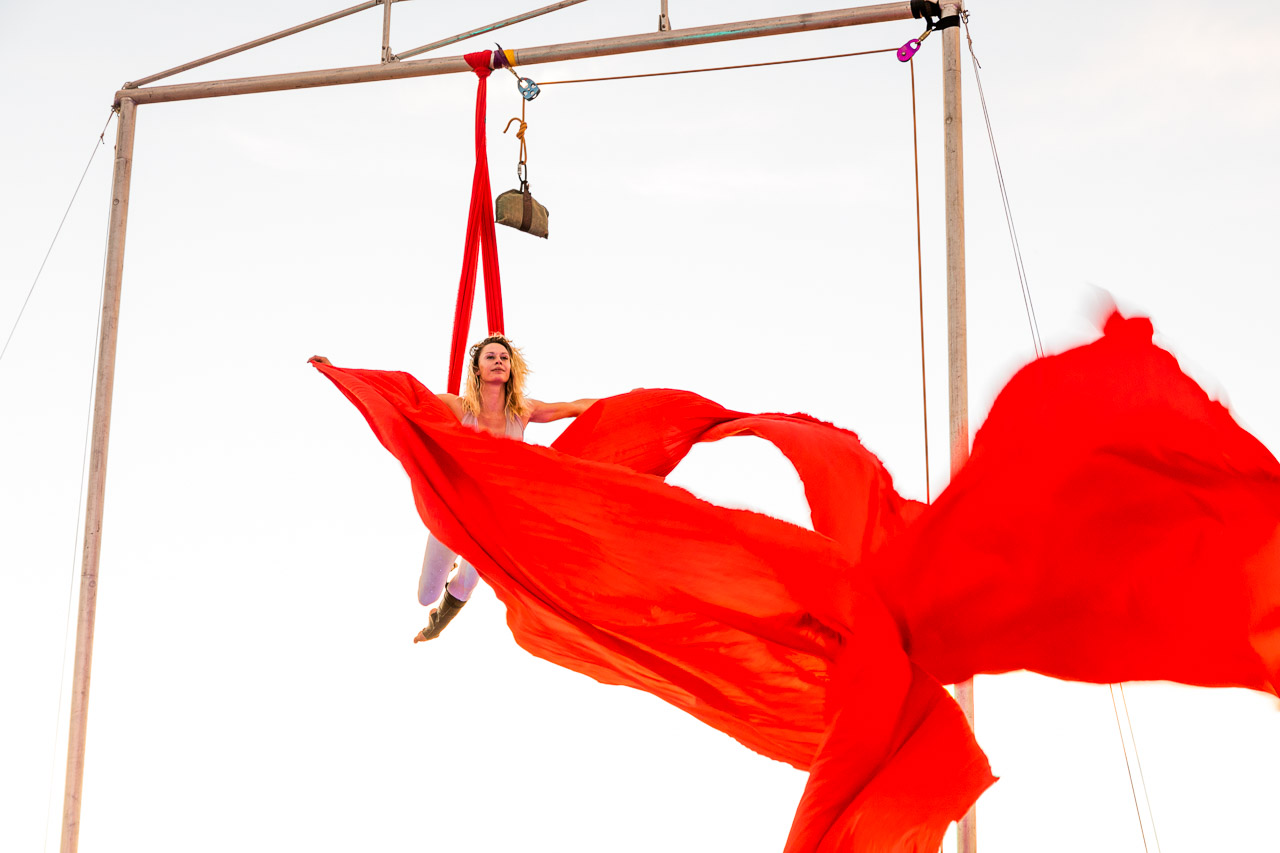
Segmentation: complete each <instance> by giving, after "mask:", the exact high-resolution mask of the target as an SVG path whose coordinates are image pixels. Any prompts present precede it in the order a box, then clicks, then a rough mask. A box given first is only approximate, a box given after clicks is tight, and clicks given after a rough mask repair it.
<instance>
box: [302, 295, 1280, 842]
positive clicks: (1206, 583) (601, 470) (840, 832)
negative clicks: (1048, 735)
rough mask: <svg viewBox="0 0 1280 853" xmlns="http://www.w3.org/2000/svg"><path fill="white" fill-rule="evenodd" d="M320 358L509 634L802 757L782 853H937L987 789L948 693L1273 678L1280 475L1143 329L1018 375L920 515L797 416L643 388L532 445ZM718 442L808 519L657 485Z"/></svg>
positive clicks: (1279, 683)
mask: <svg viewBox="0 0 1280 853" xmlns="http://www.w3.org/2000/svg"><path fill="white" fill-rule="evenodd" d="M316 367H317V369H319V370H320V371H321V372H322V373H324V374H325V376H326V377H328V378H329V379H330V380H331V381H333V382H334V384H335V385H336V386H337V387H338V388H339V390H341V391H342V393H343V394H344V395H346V396H347V398H348V399H349V400H350V401H351V402H352V403H353V404H355V405H356V407H357V408H358V409H359V410H360V411H361V413H362V414H363V415H364V417H365V418H366V420H367V421H368V423H369V425H370V426H371V427H372V429H373V430H374V433H375V435H377V437H378V439H379V440H380V441H381V442H382V444H383V445H384V446H385V447H386V448H387V449H388V450H389V451H391V452H392V453H393V454H394V455H395V456H396V458H397V459H398V460H399V462H400V463H401V464H402V465H403V467H404V469H405V471H406V473H407V474H408V476H409V482H410V485H411V486H412V491H413V495H414V500H415V503H416V505H417V508H418V510H419V514H420V515H421V516H422V518H423V520H424V521H425V522H426V524H427V526H428V528H429V529H430V530H431V531H432V532H433V534H438V535H439V536H440V537H442V538H443V539H444V541H446V542H448V543H450V545H451V546H456V547H457V549H458V550H459V552H460V553H461V554H462V555H463V556H464V557H465V558H466V559H467V561H468V562H470V563H471V564H472V565H473V566H474V567H475V569H476V571H477V572H478V574H479V575H480V576H481V577H483V578H484V579H485V580H486V581H487V582H488V583H489V584H490V585H491V586H492V587H493V589H494V591H495V593H496V594H497V596H498V597H499V599H500V600H502V601H503V603H504V604H505V605H506V607H507V623H508V625H509V627H510V628H511V631H512V634H513V636H514V637H515V639H516V641H517V642H518V643H519V644H520V645H521V646H522V647H524V648H525V649H526V650H528V651H530V652H531V653H533V654H535V655H537V656H539V657H542V658H544V659H547V660H550V661H552V662H554V663H557V664H560V665H562V666H565V667H568V668H570V669H573V670H575V671H577V672H580V673H583V674H585V675H588V676H590V677H592V678H594V679H596V680H597V681H600V682H603V683H606V684H624V685H628V686H631V687H635V688H638V689H641V690H645V691H646V692H649V693H652V694H654V695H656V696H658V697H659V698H662V699H663V700H665V701H667V702H669V703H670V704H673V705H675V706H676V707H679V708H681V709H682V710H685V711H686V712H688V713H689V714H691V715H693V716H694V717H696V718H697V719H699V720H701V721H703V722H705V723H707V724H708V725H710V726H713V727H715V728H716V729H718V730H720V731H722V732H724V733H726V734H728V735H730V736H731V737H733V738H735V739H736V740H738V741H739V742H741V743H742V744H744V745H745V746H747V747H748V748H750V749H752V750H754V751H756V752H759V753H761V754H762V755H765V756H768V757H770V758H774V759H776V760H780V761H785V762H787V763H789V764H791V765H793V766H795V767H797V768H799V769H802V770H806V771H808V772H809V774H810V775H809V781H808V784H807V785H806V788H805V792H804V794H803V796H802V798H801V802H800V804H799V806H798V808H797V811H796V817H795V821H794V823H793V825H792V829H791V833H790V836H789V838H788V839H787V841H786V846H785V851H786V853H826V852H827V851H852V853H871V851H876V853H884V851H891V853H916V852H917V851H918V852H919V853H924V851H928V853H933V851H935V850H937V848H938V845H939V844H940V843H941V839H942V836H943V834H944V833H945V830H946V828H947V826H948V824H949V823H950V822H952V821H955V820H958V819H959V818H960V817H961V816H963V814H964V813H965V812H966V811H967V810H968V809H969V807H970V806H971V805H972V804H973V803H974V802H975V801H976V800H977V798H978V796H979V795H980V794H981V793H982V792H983V791H984V790H985V789H986V788H987V787H988V786H990V785H991V784H992V783H993V782H994V781H995V777H994V776H993V775H992V773H991V768H990V766H989V764H988V762H987V760H986V757H985V755H984V754H983V753H982V750H981V748H980V747H979V746H978V744H977V742H976V740H975V738H974V734H973V732H972V730H971V729H970V728H969V726H968V724H967V722H966V720H965V718H964V715H963V713H962V712H961V711H960V709H959V706H957V705H956V704H955V702H954V701H953V700H952V699H951V697H950V696H949V695H948V694H947V692H946V690H945V689H944V688H943V687H942V685H943V684H947V683H953V682H957V681H961V680H964V679H966V678H969V677H972V676H973V675H975V674H978V673H987V674H994V673H1000V672H1008V671H1013V670H1019V669H1026V670H1030V671H1033V672H1039V673H1043V674H1046V675H1050V676H1053V677H1057V678H1064V679H1070V680H1078V681H1086V682H1094V683H1107V682H1117V681H1128V680H1169V681H1176V682H1180V683H1184V684H1193V685H1201V686H1210V687H1223V686H1234V687H1245V688H1250V689H1253V690H1258V691H1262V692H1265V693H1268V694H1271V695H1276V693H1277V687H1280V463H1277V461H1276V459H1275V457H1274V456H1273V455H1272V454H1271V453H1270V452H1269V451H1268V450H1267V448H1266V447H1265V446H1263V445H1262V444H1261V443H1260V442H1259V441H1258V440H1257V439H1256V438H1254V437H1253V436H1252V435H1250V434H1249V433H1248V432H1246V431H1245V430H1244V429H1243V428H1241V427H1240V426H1239V424H1237V423H1236V422H1235V420H1234V419H1233V418H1232V417H1231V415H1230V413H1229V412H1228V411H1227V409H1226V408H1225V407H1224V406H1222V405H1221V404H1219V403H1217V402H1215V401H1213V400H1211V399H1210V398H1209V397H1208V395H1207V394H1206V393H1205V392H1204V391H1203V390H1202V389H1201V388H1200V387H1199V386H1198V385H1196V383H1195V382H1194V381H1193V380H1192V379H1190V378H1189V377H1187V376H1186V375H1185V374H1184V373H1183V372H1182V371H1181V369H1180V368H1179V366H1178V364H1177V361H1176V360H1175V359H1174V357H1173V356H1172V355H1170V354H1169V353H1168V352H1166V351H1164V350H1163V349H1160V348H1159V347H1157V346H1155V345H1154V344H1153V342H1152V326H1151V323H1150V322H1149V321H1148V320H1145V319H1143V318H1124V317H1121V316H1120V315H1119V314H1113V315H1112V317H1111V318H1110V319H1109V320H1108V321H1107V322H1106V327H1105V329H1104V332H1103V335H1102V336H1101V338H1100V339H1098V340H1097V341H1094V342H1093V343H1090V344H1087V345H1085V346H1080V347H1077V348H1075V349H1072V350H1068V351H1066V352H1063V353H1061V354H1058V355H1053V356H1049V357H1046V358H1041V359H1038V360H1036V361H1035V362H1033V363H1031V364H1030V365H1028V366H1027V367H1025V368H1023V369H1022V370H1021V371H1019V373H1018V374H1016V375H1015V376H1014V377H1013V378H1012V379H1011V380H1010V382H1009V383H1008V385H1007V386H1006V387H1005V389H1004V390H1003V391H1002V392H1001V394H1000V395H999V396H998V397H997V399H996V401H995V403H994V404H993V406H992V409H991V412H990V414H989V415H988V418H987V420H986V422H985V423H984V425H983V427H982V428H981V429H980V430H979V431H978V433H977V435H976V436H975V440H974V444H973V451H972V454H971V456H970V459H969V461H968V463H967V464H966V465H965V467H964V468H963V469H961V470H960V471H959V472H957V474H956V475H955V477H954V478H953V479H952V482H951V484H950V485H949V486H948V488H947V489H946V490H945V491H944V492H943V493H942V494H941V495H940V496H939V497H938V499H937V500H936V501H935V502H934V503H933V504H931V505H929V506H924V505H922V504H919V503H917V502H915V501H911V500H907V499H906V498H903V497H902V496H900V495H899V494H898V493H897V492H896V490H894V488H893V483H892V478H891V477H890V476H889V473H888V472H887V471H886V470H885V468H884V466H883V465H882V464H881V463H880V461H879V460H878V459H876V458H875V456H874V455H873V454H871V453H870V452H869V451H867V450H866V448H865V447H863V446H862V445H861V442H859V441H858V439H857V436H856V435H854V434H853V433H851V432H848V431H846V430H842V429H839V428H837V427H834V426H832V425H830V424H826V423H822V422H820V421H817V420H815V419H813V418H811V417H808V416H806V415H786V414H761V415H753V414H749V413H743V412H734V411H730V410H727V409H724V408H723V407H721V406H718V405H717V404H715V403H713V402H711V401H710V400H706V399H704V398H702V397H699V396H697V395H695V394H690V393H688V392H683V391H672V390H653V389H650V390H639V391H633V392H630V393H628V394H623V395H619V396H616V397H611V398H607V399H603V400H600V401H598V402H596V403H595V404H594V405H592V406H590V407H589V408H587V409H586V411H580V416H579V417H578V418H577V420H576V421H575V423H573V424H572V425H571V426H570V427H569V428H568V429H567V430H565V432H564V434H563V435H561V436H560V438H559V439H557V440H556V442H555V443H554V444H553V445H552V447H550V448H546V447H537V446H531V445H525V444H523V443H519V442H514V441H495V440H494V439H493V438H492V437H491V436H487V435H482V434H477V432H475V431H474V430H473V429H471V428H468V427H464V426H462V425H461V424H460V423H459V418H458V417H456V416H455V415H454V413H453V411H452V410H451V409H450V408H449V406H448V404H447V403H446V401H445V400H444V399H441V398H440V397H438V396H437V395H435V394H432V393H431V392H429V391H428V390H427V389H426V388H424V387H423V386H422V385H421V384H420V383H418V382H417V381H416V380H414V379H413V377H411V376H409V375H408V374H404V373H392V372H385V371H374V370H357V369H347V368H338V367H335V366H333V365H329V364H325V363H317V364H316ZM490 411H493V410H490ZM491 423H492V424H493V426H494V427H495V428H497V429H501V428H502V426H503V423H504V422H503V421H501V420H498V419H494V420H493V421H492V422H491ZM735 435H755V436H758V437H761V438H764V439H766V440H768V441H770V442H772V443H773V444H774V445H775V446H777V447H778V449H779V450H780V451H781V452H782V453H783V454H784V455H785V456H786V457H787V458H788V459H789V460H790V461H791V462H792V463H793V465H794V466H795V468H796V471H797V474H798V475H799V477H800V479H801V481H802V483H803V484H804V488H805V495H806V497H807V499H808V502H809V506H810V510H811V515H812V521H813V529H812V530H809V529H806V528H802V527H798V526H796V525H792V524H788V523H786V522H782V521H779V520H777V519H774V518H770V517H768V516H764V515H761V514H758V513H754V512H750V511H747V510H735V509H727V508H724V507H719V506H716V505H714V504H711V503H708V502H706V501H702V500H700V499H698V498H696V497H694V496H693V495H691V494H689V493H688V492H686V491H684V490H683V489H679V488H675V487H673V486H669V485H667V484H666V483H665V482H664V480H663V477H665V476H666V475H667V474H668V473H670V471H671V470H673V469H674V467H675V466H676V464H677V463H678V462H679V461H680V459H682V458H683V457H684V456H685V455H686V454H687V453H688V452H689V450H690V449H691V447H692V446H693V445H694V444H695V443H697V442H702V441H717V440H721V439H725V438H729V437H731V436H735ZM498 507H500V508H501V509H502V512H501V513H497V512H494V509H495V508H498Z"/></svg>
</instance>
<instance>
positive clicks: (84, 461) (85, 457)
mask: <svg viewBox="0 0 1280 853" xmlns="http://www.w3.org/2000/svg"><path fill="white" fill-rule="evenodd" d="M103 132H104V133H105V132H106V131H105V130H104V131H103ZM110 245H111V237H110V235H107V237H106V239H104V241H103V245H102V274H101V275H100V277H99V279H98V281H99V287H98V323H97V326H95V327H94V344H93V362H92V363H93V366H94V369H93V370H91V371H89V402H88V405H87V406H86V407H85V409H86V411H85V420H84V447H83V449H82V450H81V451H80V489H79V492H78V495H79V498H78V500H77V503H76V529H75V535H73V536H72V537H71V582H70V583H69V584H67V615H66V618H65V619H64V620H63V623H62V665H61V666H60V667H59V668H58V676H59V677H58V710H57V713H56V714H55V715H54V720H53V750H52V752H53V756H54V759H55V760H56V759H57V756H58V734H59V730H60V729H61V727H62V726H61V722H62V700H63V698H65V696H66V688H67V678H66V672H67V647H68V646H69V645H70V644H69V643H68V642H67V635H68V634H70V633H71V609H72V608H71V604H72V602H74V601H75V594H76V551H77V546H78V543H79V541H80V525H81V520H82V518H83V513H84V504H85V489H84V480H85V473H86V471H88V468H89V438H90V435H91V433H92V427H93V391H94V386H95V385H96V384H97V382H96V380H97V364H98V348H99V347H100V346H101V344H102V303H103V301H104V300H105V299H106V295H107V252H108V250H109V248H110ZM56 780H57V774H56V773H55V772H53V771H52V770H51V771H50V775H49V798H48V803H47V805H46V806H45V813H44V844H42V845H41V846H40V849H41V850H48V849H49V821H50V819H51V818H52V817H53V792H54V784H55V782H56Z"/></svg>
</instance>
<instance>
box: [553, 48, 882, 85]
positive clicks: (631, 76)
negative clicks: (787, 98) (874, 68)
mask: <svg viewBox="0 0 1280 853" xmlns="http://www.w3.org/2000/svg"><path fill="white" fill-rule="evenodd" d="M897 51H898V49H897V48H896V47H886V48H881V49H880V50H860V51H857V52H856V53H833V54H831V55H830V56H806V57H803V58H801V59H778V60H774V61H773V62H748V63H747V64H745V65H717V66H715V67H714V68H686V69H684V70H683V71H652V72H650V73H648V74H619V75H616V76H613V77H583V78H580V79H577V80H548V81H547V82H545V83H539V84H538V85H539V86H559V85H561V84H564V83H600V82H603V81H605V80H635V79H637V78H640V77H670V76H671V75H673V74H700V73H702V72H703V71H735V70H737V69H739V68H762V67H764V66H766V65H790V64H792V63H794V62H819V61H821V60H824V59H845V58H847V57H850V56H870V55H871V54H874V53H897Z"/></svg>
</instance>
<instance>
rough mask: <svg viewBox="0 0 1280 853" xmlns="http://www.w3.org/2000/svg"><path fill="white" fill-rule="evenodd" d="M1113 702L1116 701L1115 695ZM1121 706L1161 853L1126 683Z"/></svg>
mask: <svg viewBox="0 0 1280 853" xmlns="http://www.w3.org/2000/svg"><path fill="white" fill-rule="evenodd" d="M1111 698H1112V701H1113V702H1114V701H1115V696H1114V695H1113V696H1112V697H1111ZM1120 704H1121V705H1123V706H1124V721H1125V723H1127V724H1128V726H1129V740H1131V741H1133V760H1134V763H1135V764H1137V765H1138V781H1139V782H1141V783H1142V797H1143V799H1145V800H1146V801H1147V815H1148V816H1149V817H1150V818H1151V835H1152V837H1153V838H1154V839H1155V842H1156V853H1160V833H1159V832H1158V831H1157V830H1156V813H1155V811H1154V810H1153V809H1152V808H1151V790H1150V789H1149V788H1148V787H1147V776H1146V774H1145V773H1143V772H1142V757H1141V756H1140V755H1139V754H1138V735H1137V733H1136V732H1134V730H1133V720H1132V719H1130V718H1129V700H1128V699H1126V698H1125V695H1124V682H1121V683H1120Z"/></svg>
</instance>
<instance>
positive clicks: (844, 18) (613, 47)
mask: <svg viewBox="0 0 1280 853" xmlns="http://www.w3.org/2000/svg"><path fill="white" fill-rule="evenodd" d="M910 19H911V3H910V2H909V0H907V2H900V3H884V4H881V5H878V6H861V7H857V8H853V9H835V10H832V11H829V12H810V13H807V14H803V15H788V16H785V17H780V18H762V19H758V20H754V21H740V22H738V23H734V24H719V25H717V26H710V27H692V28H689V29H683V30H669V31H667V32H657V33H642V34H639V35H631V36H618V37H616V38H607V39H593V40H590V41H577V42H569V43H567V44H556V45H548V46H545V47H529V48H524V49H522V50H516V51H513V52H514V53H515V58H516V65H537V64H540V63H544V62H560V61H564V60H569V59H586V58H588V57H593V56H612V55H615V54H620V53H633V52H636V51H642V50H662V49H665V48H669V47H686V46H690V45H697V44H711V43H714V42H722V41H732V40H734V39H744V38H757V37H760V36H773V35H782V34H784V33H798V32H805V31H810V30H826V29H834V28H837V27H852V26H858V25H861V24H878V23H883V22H885V21H903V20H910ZM470 70H471V66H469V65H468V64H467V61H466V60H465V59H463V58H462V57H461V56H448V57H440V58H438V59H419V60H415V61H413V62H389V63H386V64H384V65H361V66H356V67H354V68H331V69H328V70H324V71H303V72H299V73H294V74H273V75H270V76H267V77H243V78H240V79H238V80H214V81H210V82H207V83H183V84H179V85H174V86H154V87H151V88H147V89H124V90H121V91H119V92H116V103H119V99H120V98H125V97H127V98H132V99H133V100H134V101H135V102H136V103H138V104H139V105H141V104H158V103H164V102H168V101H189V100H194V99H197V98H218V97H224V96H227V95H249V94H254V93H257V92H281V91H287V90H290V89H310V88H315V87H318V86H341V85H344V84H347V83H370V82H373V81H376V80H403V79H406V78H410V77H431V76H434V75H437V74H460V73H463V72H466V71H470Z"/></svg>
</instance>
